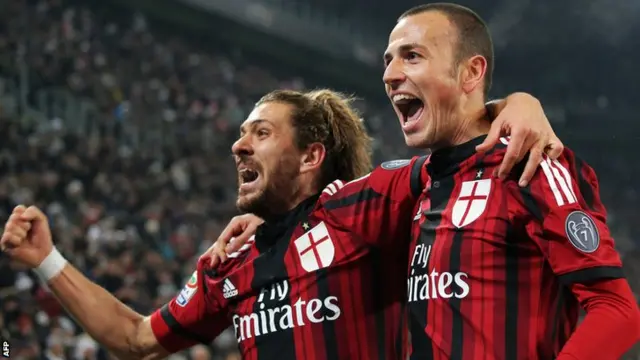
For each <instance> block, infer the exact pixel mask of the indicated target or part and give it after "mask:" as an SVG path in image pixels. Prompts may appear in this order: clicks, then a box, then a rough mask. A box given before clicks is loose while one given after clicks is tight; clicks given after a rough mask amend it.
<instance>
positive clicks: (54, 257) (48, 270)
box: [33, 247, 67, 282]
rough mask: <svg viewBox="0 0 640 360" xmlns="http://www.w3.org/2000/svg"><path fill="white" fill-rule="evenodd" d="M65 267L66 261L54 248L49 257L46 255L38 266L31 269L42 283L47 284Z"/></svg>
mask: <svg viewBox="0 0 640 360" xmlns="http://www.w3.org/2000/svg"><path fill="white" fill-rule="evenodd" d="M65 265H67V259H65V258H64V257H63V256H62V254H60V252H59V251H58V249H56V248H55V247H54V248H53V250H51V252H50V253H49V255H47V257H46V258H44V260H42V262H41V263H40V265H38V267H37V268H35V269H33V271H34V272H35V273H36V275H38V277H40V279H42V281H44V282H49V281H50V280H51V279H53V278H54V277H56V276H57V275H58V274H60V272H62V269H64V267H65Z"/></svg>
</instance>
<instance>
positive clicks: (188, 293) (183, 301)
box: [176, 271, 198, 307]
mask: <svg viewBox="0 0 640 360" xmlns="http://www.w3.org/2000/svg"><path fill="white" fill-rule="evenodd" d="M197 291H198V272H197V271H194V272H193V274H192V275H191V278H189V282H187V284H186V285H185V286H184V288H182V290H181V291H180V294H178V298H177V299H176V303H177V304H178V305H179V306H182V307H184V306H186V305H187V304H188V303H189V301H190V300H191V298H193V295H195V294H196V292H197Z"/></svg>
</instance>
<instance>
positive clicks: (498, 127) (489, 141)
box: [476, 116, 502, 152]
mask: <svg viewBox="0 0 640 360" xmlns="http://www.w3.org/2000/svg"><path fill="white" fill-rule="evenodd" d="M501 134H502V120H501V119H500V117H499V116H498V119H496V120H494V121H493V122H492V123H491V129H489V134H487V137H486V138H485V139H484V141H483V142H482V144H480V145H478V146H476V151H478V152H485V151H489V150H491V149H492V148H493V147H494V146H496V144H497V143H498V141H500V135H501Z"/></svg>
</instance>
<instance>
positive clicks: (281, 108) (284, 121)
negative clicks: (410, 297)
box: [240, 102, 291, 129]
mask: <svg viewBox="0 0 640 360" xmlns="http://www.w3.org/2000/svg"><path fill="white" fill-rule="evenodd" d="M261 122H267V123H269V124H271V125H273V126H276V127H282V126H287V125H290V124H291V105H289V104H285V103H281V102H267V103H263V104H260V105H258V106H256V107H255V108H253V110H252V111H251V113H250V114H249V116H248V117H247V119H246V120H245V121H244V122H243V123H242V125H241V126H240V128H241V129H246V128H247V127H249V126H252V125H255V124H257V123H261Z"/></svg>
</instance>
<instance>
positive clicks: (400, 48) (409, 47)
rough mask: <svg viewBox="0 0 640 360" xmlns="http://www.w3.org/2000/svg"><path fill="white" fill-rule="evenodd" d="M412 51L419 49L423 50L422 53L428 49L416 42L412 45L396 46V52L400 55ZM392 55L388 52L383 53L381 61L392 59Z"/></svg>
mask: <svg viewBox="0 0 640 360" xmlns="http://www.w3.org/2000/svg"><path fill="white" fill-rule="evenodd" d="M413 49H420V50H424V51H427V52H428V51H429V49H427V47H426V46H424V45H422V44H418V43H416V42H412V43H408V44H402V45H400V46H398V49H397V52H400V53H404V52H407V51H411V50H413ZM392 57H393V55H391V52H389V50H387V51H385V52H384V55H383V56H382V59H383V60H388V59H389V58H392Z"/></svg>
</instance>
